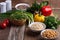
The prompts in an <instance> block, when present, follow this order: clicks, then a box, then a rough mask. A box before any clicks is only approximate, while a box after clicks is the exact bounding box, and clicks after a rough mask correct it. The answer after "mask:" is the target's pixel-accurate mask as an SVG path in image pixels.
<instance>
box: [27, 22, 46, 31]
mask: <svg viewBox="0 0 60 40" xmlns="http://www.w3.org/2000/svg"><path fill="white" fill-rule="evenodd" d="M35 23H40V24H42V25H43V29H40V30H34V29H31V25H32V24H35ZM28 27H29V29H30V30H32V31H42V30H44V29H45V28H46V25H45V24H44V23H42V22H32V23H31V24H29V25H28Z"/></svg>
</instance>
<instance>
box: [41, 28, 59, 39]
mask: <svg viewBox="0 0 60 40" xmlns="http://www.w3.org/2000/svg"><path fill="white" fill-rule="evenodd" d="M46 30H53V29H45V30H43V31H41V37H42V38H44V39H56V38H57V37H58V32H57V31H56V30H53V31H56V32H57V36H56V37H55V38H46V37H43V36H42V34H43V33H44V32H45V31H46Z"/></svg>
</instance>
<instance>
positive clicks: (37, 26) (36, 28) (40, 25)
mask: <svg viewBox="0 0 60 40" xmlns="http://www.w3.org/2000/svg"><path fill="white" fill-rule="evenodd" d="M28 27H29V28H30V30H32V31H41V30H44V29H45V28H46V25H45V24H44V23H42V22H33V23H31V24H29V26H28Z"/></svg>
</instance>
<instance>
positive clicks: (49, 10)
mask: <svg viewBox="0 0 60 40" xmlns="http://www.w3.org/2000/svg"><path fill="white" fill-rule="evenodd" d="M41 12H42V14H43V15H44V16H50V15H51V13H52V8H51V7H50V6H49V5H47V6H43V7H42V9H41Z"/></svg>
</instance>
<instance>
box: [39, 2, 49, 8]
mask: <svg viewBox="0 0 60 40" xmlns="http://www.w3.org/2000/svg"><path fill="white" fill-rule="evenodd" d="M48 4H49V2H48V1H42V2H41V3H40V9H41V8H42V7H43V6H47V5H48Z"/></svg>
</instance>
